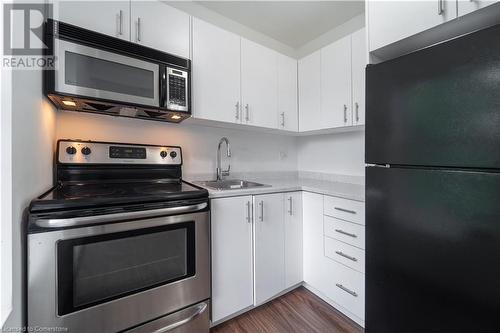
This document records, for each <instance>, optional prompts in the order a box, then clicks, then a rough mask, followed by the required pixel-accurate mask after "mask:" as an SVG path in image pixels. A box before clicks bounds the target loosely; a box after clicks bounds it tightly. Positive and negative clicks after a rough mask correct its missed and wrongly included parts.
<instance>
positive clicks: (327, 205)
mask: <svg viewBox="0 0 500 333" xmlns="http://www.w3.org/2000/svg"><path fill="white" fill-rule="evenodd" d="M323 198H324V199H323V200H324V206H323V207H324V208H323V212H324V214H325V215H328V216H333V217H337V218H339V219H342V220H346V221H351V222H354V223H359V224H363V225H364V224H365V203H364V202H359V201H353V200H347V199H342V198H337V197H329V196H326V195H325V196H324V197H323Z"/></svg>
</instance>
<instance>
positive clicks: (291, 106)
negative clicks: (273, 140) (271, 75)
mask: <svg viewBox="0 0 500 333" xmlns="http://www.w3.org/2000/svg"><path fill="white" fill-rule="evenodd" d="M297 107H298V106H297V60H296V59H293V58H290V57H287V56H285V55H282V54H278V128H280V129H284V130H287V131H295V132H296V131H298V130H299V115H298V113H297V111H298V110H297Z"/></svg>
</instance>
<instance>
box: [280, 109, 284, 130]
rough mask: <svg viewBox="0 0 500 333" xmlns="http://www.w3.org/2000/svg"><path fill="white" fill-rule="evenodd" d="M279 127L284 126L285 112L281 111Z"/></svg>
mask: <svg viewBox="0 0 500 333" xmlns="http://www.w3.org/2000/svg"><path fill="white" fill-rule="evenodd" d="M280 115H281V127H285V112H281V113H280Z"/></svg>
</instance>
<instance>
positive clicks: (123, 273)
mask: <svg viewBox="0 0 500 333" xmlns="http://www.w3.org/2000/svg"><path fill="white" fill-rule="evenodd" d="M57 148H58V149H57V153H56V163H55V174H56V180H57V183H56V184H55V187H54V188H53V189H51V190H50V191H49V192H47V193H45V194H44V195H42V196H41V197H39V198H38V199H36V200H33V201H32V202H31V205H30V212H29V221H28V228H27V230H28V235H27V239H28V240H27V247H28V248H27V256H28V258H27V262H28V267H27V275H28V292H27V297H28V307H27V321H28V322H27V324H28V326H31V327H35V326H38V327H63V328H67V329H68V331H69V332H74V333H86V332H88V333H95V332H103V333H113V332H122V331H124V332H137V333H139V332H167V331H168V332H176V333H179V332H189V333H197V332H200V333H201V332H204V333H206V332H208V331H209V298H210V244H209V238H210V237H209V235H210V225H209V223H210V222H209V207H208V193H207V191H206V190H204V189H201V188H198V187H196V186H194V185H191V184H189V183H186V182H184V181H182V171H181V166H182V152H181V148H180V147H169V146H151V145H135V144H122V143H104V142H84V141H71V140H61V141H59V142H58V144H57Z"/></svg>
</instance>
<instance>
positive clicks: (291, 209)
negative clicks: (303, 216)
mask: <svg viewBox="0 0 500 333" xmlns="http://www.w3.org/2000/svg"><path fill="white" fill-rule="evenodd" d="M292 200H293V199H292V197H289V198H288V202H289V203H290V206H289V207H290V209H289V210H288V214H290V216H292V215H293V206H292V205H293V204H292Z"/></svg>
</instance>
